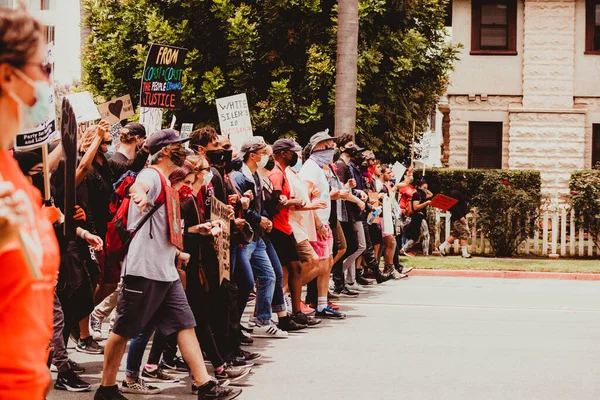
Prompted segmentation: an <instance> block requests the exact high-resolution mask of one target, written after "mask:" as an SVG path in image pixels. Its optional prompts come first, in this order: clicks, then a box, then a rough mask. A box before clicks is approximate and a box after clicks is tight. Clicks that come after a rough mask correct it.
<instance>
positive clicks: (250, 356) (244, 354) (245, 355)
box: [236, 349, 262, 361]
mask: <svg viewBox="0 0 600 400" xmlns="http://www.w3.org/2000/svg"><path fill="white" fill-rule="evenodd" d="M236 356H237V357H239V358H242V359H244V360H246V361H256V360H258V359H260V358H261V357H262V355H261V354H260V353H252V352H250V351H245V350H242V349H239V350H238V351H237V353H236Z"/></svg>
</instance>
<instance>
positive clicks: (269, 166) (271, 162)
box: [265, 157, 275, 171]
mask: <svg viewBox="0 0 600 400" xmlns="http://www.w3.org/2000/svg"><path fill="white" fill-rule="evenodd" d="M273 168H275V160H274V159H272V158H271V157H269V161H267V165H265V169H266V170H267V171H273Z"/></svg>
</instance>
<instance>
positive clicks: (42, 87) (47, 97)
mask: <svg viewBox="0 0 600 400" xmlns="http://www.w3.org/2000/svg"><path fill="white" fill-rule="evenodd" d="M14 71H15V74H17V75H18V76H19V77H20V78H21V79H22V80H23V82H25V83H26V84H28V85H29V86H31V87H32V88H33V96H34V97H35V104H34V105H32V106H30V105H28V104H25V103H24V102H23V100H21V99H20V98H19V97H18V96H17V95H16V94H15V93H13V92H12V91H8V95H9V96H10V97H11V98H12V99H13V100H14V101H15V102H17V104H19V107H20V109H21V125H22V127H23V128H25V129H29V128H34V127H36V126H38V125H39V124H41V123H42V122H44V121H45V120H46V119H48V118H49V115H50V112H51V111H53V110H52V105H51V100H52V97H53V96H54V91H53V90H52V87H51V86H50V84H49V83H48V82H46V81H33V80H32V79H31V78H29V77H28V76H27V75H25V74H24V73H23V72H22V71H20V70H18V69H15V70H14Z"/></svg>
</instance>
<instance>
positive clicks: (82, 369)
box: [57, 360, 85, 374]
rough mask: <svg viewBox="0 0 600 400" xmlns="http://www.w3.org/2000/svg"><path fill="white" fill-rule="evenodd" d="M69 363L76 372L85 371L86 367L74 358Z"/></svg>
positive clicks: (81, 372)
mask: <svg viewBox="0 0 600 400" xmlns="http://www.w3.org/2000/svg"><path fill="white" fill-rule="evenodd" d="M69 365H70V366H71V369H72V370H73V372H75V373H76V374H83V373H84V372H85V368H83V367H82V366H81V365H79V364H77V363H76V362H75V361H73V360H69ZM57 371H58V370H57Z"/></svg>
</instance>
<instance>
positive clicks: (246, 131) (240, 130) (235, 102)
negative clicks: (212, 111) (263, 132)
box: [217, 93, 253, 149]
mask: <svg viewBox="0 0 600 400" xmlns="http://www.w3.org/2000/svg"><path fill="white" fill-rule="evenodd" d="M217 113H218V114H219V126H220V127H221V134H222V135H225V136H227V137H228V138H229V140H231V143H232V144H233V145H234V146H235V148H237V149H240V148H242V143H244V142H245V141H246V140H247V139H249V138H251V137H252V135H253V134H252V121H251V120H250V110H249V109H248V99H247V98H246V93H240V94H236V95H233V96H229V97H223V98H220V99H217Z"/></svg>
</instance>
